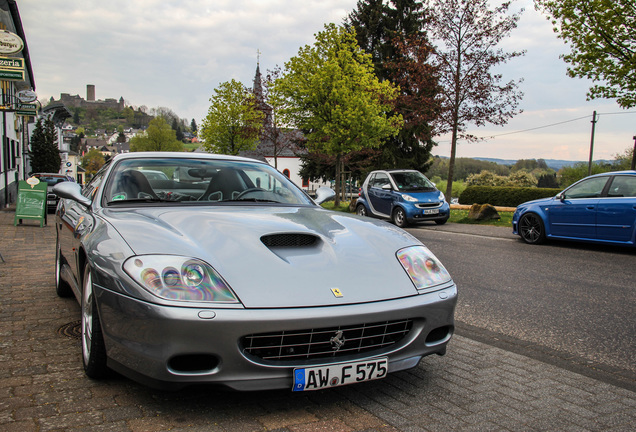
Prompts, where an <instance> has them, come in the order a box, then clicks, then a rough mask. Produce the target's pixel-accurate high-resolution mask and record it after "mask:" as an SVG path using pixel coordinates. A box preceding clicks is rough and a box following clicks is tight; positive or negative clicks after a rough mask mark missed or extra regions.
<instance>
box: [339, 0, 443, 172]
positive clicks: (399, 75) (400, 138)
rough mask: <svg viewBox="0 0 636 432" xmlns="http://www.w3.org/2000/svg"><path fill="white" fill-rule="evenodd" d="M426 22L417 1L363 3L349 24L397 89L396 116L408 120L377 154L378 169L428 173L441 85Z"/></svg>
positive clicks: (382, 77)
mask: <svg viewBox="0 0 636 432" xmlns="http://www.w3.org/2000/svg"><path fill="white" fill-rule="evenodd" d="M426 21H427V17H426V16H425V14H424V7H423V5H422V2H421V1H418V0H391V1H380V0H361V1H359V2H358V4H357V9H356V10H354V11H353V12H352V13H351V14H349V16H348V18H347V20H346V23H345V25H346V26H347V27H348V28H353V29H354V30H355V31H356V39H357V41H358V45H359V46H360V47H361V48H362V49H363V50H364V51H365V52H366V53H368V54H370V55H371V58H372V61H373V64H374V67H375V72H376V75H377V76H378V78H379V79H380V80H388V81H390V82H392V83H393V84H394V85H395V86H396V87H397V88H398V96H397V99H396V103H395V107H394V112H395V113H396V114H399V115H401V116H402V118H403V119H404V126H403V127H402V128H401V130H400V132H399V133H398V134H397V135H393V136H390V137H387V138H386V139H385V140H384V141H383V143H382V144H381V146H380V151H379V152H377V153H376V154H374V155H373V160H372V161H371V163H372V164H373V166H374V167H375V168H410V169H417V170H420V171H422V172H424V171H426V170H427V169H428V166H429V165H430V161H431V150H432V148H433V146H434V145H435V143H434V142H433V140H432V134H433V127H432V124H433V122H434V121H435V119H436V118H437V116H438V115H439V100H438V98H437V96H438V90H439V89H438V83H437V75H436V73H435V72H436V71H435V69H434V68H433V66H432V65H431V61H430V57H431V55H432V52H433V49H432V47H431V44H430V43H429V41H428V39H427V36H426V33H424V32H423V31H422V27H423V25H424V23H425V22H426Z"/></svg>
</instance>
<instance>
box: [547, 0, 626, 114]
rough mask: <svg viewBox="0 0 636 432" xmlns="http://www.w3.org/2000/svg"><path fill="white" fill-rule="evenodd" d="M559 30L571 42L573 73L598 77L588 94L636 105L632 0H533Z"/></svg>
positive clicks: (567, 59)
mask: <svg viewBox="0 0 636 432" xmlns="http://www.w3.org/2000/svg"><path fill="white" fill-rule="evenodd" d="M535 3H536V7H537V8H538V9H540V10H542V11H543V12H545V13H546V14H547V15H548V16H549V19H550V20H551V22H552V24H553V25H554V31H555V33H558V35H559V38H561V39H563V40H564V41H565V42H566V43H568V44H569V45H570V48H571V52H570V53H569V54H566V55H564V56H562V58H563V59H564V60H565V62H566V63H568V64H569V67H568V75H569V76H570V77H573V78H575V77H577V78H587V79H590V80H592V81H593V82H594V85H593V86H592V87H590V89H589V91H588V94H587V95H588V97H589V98H591V99H595V98H599V97H601V98H611V99H616V102H618V104H619V105H620V106H622V107H623V108H633V107H635V106H636V67H635V65H636V60H635V54H634V53H635V52H636V6H635V4H634V0H535Z"/></svg>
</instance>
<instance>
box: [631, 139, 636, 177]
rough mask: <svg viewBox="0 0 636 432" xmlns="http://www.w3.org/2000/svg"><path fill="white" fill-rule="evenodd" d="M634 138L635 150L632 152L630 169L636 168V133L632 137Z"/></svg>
mask: <svg viewBox="0 0 636 432" xmlns="http://www.w3.org/2000/svg"><path fill="white" fill-rule="evenodd" d="M632 139H633V140H634V152H633V153H632V167H631V168H630V169H632V170H633V169H636V135H634V136H633V137H632Z"/></svg>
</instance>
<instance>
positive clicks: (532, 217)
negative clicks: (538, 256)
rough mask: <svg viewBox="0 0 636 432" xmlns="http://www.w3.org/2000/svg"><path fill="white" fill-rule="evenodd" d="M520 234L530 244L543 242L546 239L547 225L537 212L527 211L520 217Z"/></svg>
mask: <svg viewBox="0 0 636 432" xmlns="http://www.w3.org/2000/svg"><path fill="white" fill-rule="evenodd" d="M519 235H520V236H521V239H522V240H523V241H524V242H526V243H528V244H541V243H543V242H544V241H545V226H544V225H543V221H542V220H541V218H540V217H539V216H538V215H537V214H536V213H526V214H524V215H523V216H521V219H519Z"/></svg>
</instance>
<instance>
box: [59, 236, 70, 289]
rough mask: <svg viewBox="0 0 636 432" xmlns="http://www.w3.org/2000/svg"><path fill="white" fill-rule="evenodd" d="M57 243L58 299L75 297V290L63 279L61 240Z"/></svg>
mask: <svg viewBox="0 0 636 432" xmlns="http://www.w3.org/2000/svg"><path fill="white" fill-rule="evenodd" d="M55 243H56V244H55V292H56V293H57V295H58V297H71V296H72V295H73V290H72V289H71V286H70V285H69V284H68V283H66V281H65V280H64V279H62V265H63V263H64V259H63V258H62V251H61V249H60V241H59V239H58V240H57V241H56V242H55Z"/></svg>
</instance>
